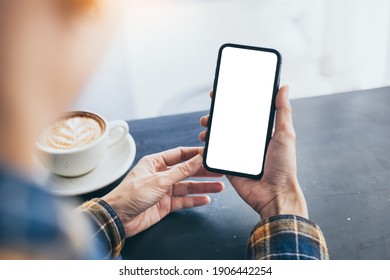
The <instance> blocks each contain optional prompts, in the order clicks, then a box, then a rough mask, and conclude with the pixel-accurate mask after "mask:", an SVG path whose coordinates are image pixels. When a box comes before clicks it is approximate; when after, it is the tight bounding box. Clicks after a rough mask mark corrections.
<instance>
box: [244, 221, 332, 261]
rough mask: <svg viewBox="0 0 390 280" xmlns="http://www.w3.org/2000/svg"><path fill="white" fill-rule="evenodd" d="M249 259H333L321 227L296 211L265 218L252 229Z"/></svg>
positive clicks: (248, 249) (248, 251) (248, 252)
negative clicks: (295, 212) (294, 214)
mask: <svg viewBox="0 0 390 280" xmlns="http://www.w3.org/2000/svg"><path fill="white" fill-rule="evenodd" d="M247 258H248V259H258V260H280V259H290V260H323V259H329V255H328V249H327V246H326V241H325V238H324V235H323V234H322V231H321V229H320V228H319V227H318V226H317V225H316V224H315V223H313V222H311V221H309V220H307V219H304V218H302V217H298V216H293V215H281V216H275V217H271V218H269V219H265V220H263V221H261V222H260V223H259V224H258V225H257V226H256V227H255V228H254V229H253V231H252V234H251V237H250V239H249V243H248V248H247Z"/></svg>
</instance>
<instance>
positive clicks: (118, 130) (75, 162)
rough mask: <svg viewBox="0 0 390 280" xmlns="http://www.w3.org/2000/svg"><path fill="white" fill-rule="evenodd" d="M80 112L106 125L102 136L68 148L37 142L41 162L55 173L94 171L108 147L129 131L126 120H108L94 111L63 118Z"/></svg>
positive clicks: (121, 139)
mask: <svg viewBox="0 0 390 280" xmlns="http://www.w3.org/2000/svg"><path fill="white" fill-rule="evenodd" d="M80 113H85V114H88V115H93V116H94V117H96V118H98V119H100V120H101V121H102V123H103V124H104V127H103V128H102V133H101V135H100V136H98V137H97V138H95V139H94V140H92V141H91V142H89V143H87V144H85V145H82V146H79V147H75V148H71V149H67V150H54V149H52V148H50V147H47V146H44V145H42V144H40V143H39V142H37V143H36V147H37V157H38V159H39V161H40V163H41V164H42V165H43V166H44V167H45V168H46V169H48V170H49V171H50V172H52V173H54V174H57V175H60V176H64V177H77V176H81V175H84V174H86V173H88V172H90V171H92V170H93V169H95V168H96V167H97V166H98V165H99V163H100V162H101V161H102V160H103V158H104V156H105V154H106V153H107V151H108V149H110V148H111V147H113V146H115V145H117V144H118V143H120V142H122V141H123V140H124V139H125V138H126V136H127V134H128V133H129V126H128V124H127V123H126V122H125V121H121V120H119V121H112V122H107V121H106V120H105V119H104V118H103V117H102V116H100V115H98V114H96V113H92V112H87V111H74V112H68V113H66V114H65V115H64V116H63V117H62V118H66V117H69V116H72V114H80Z"/></svg>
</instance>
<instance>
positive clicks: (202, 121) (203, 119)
mask: <svg viewBox="0 0 390 280" xmlns="http://www.w3.org/2000/svg"><path fill="white" fill-rule="evenodd" d="M200 125H201V126H203V127H208V126H209V116H208V115H207V116H203V117H201V118H200Z"/></svg>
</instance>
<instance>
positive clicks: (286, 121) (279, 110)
mask: <svg viewBox="0 0 390 280" xmlns="http://www.w3.org/2000/svg"><path fill="white" fill-rule="evenodd" d="M277 132H287V133H294V127H293V122H292V110H291V105H290V101H289V100H288V87H287V86H283V87H281V88H280V89H279V92H278V94H277V95H276V121H275V133H277Z"/></svg>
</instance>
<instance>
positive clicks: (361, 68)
mask: <svg viewBox="0 0 390 280" xmlns="http://www.w3.org/2000/svg"><path fill="white" fill-rule="evenodd" d="M226 42H231V43H240V44H246V45H255V46H262V47H271V48H275V49H278V50H279V51H280V52H281V53H282V55H283V66H282V83H287V84H289V85H290V97H291V98H293V99H294V98H301V97H309V96H317V95H324V94H333V93H338V92H344V91H351V90H359V89H366V88H373V87H382V86H386V85H390V1H388V0H294V1H291V0H273V1H266V0H133V1H131V4H129V7H128V9H127V10H126V11H125V12H124V15H123V18H122V20H121V24H120V25H119V26H118V29H117V30H116V32H115V34H114V36H113V38H112V42H111V43H110V47H109V50H108V51H107V53H106V55H105V57H104V59H103V60H102V62H101V64H100V66H99V67H98V69H97V70H96V73H95V74H94V76H93V77H92V78H91V80H90V82H89V83H88V85H87V86H86V87H85V89H84V93H83V94H82V96H81V97H80V99H79V100H78V102H77V104H76V105H75V108H82V109H88V110H93V111H97V112H99V113H101V114H102V115H104V116H106V117H107V119H138V118H148V117H155V116H160V115H169V114H177V113H183V112H191V111H198V110H208V109H209V104H210V100H209V96H208V92H209V90H210V89H211V88H212V82H213V79H214V71H215V66H216V58H217V52H218V48H219V47H220V45H222V44H223V43H226Z"/></svg>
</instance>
